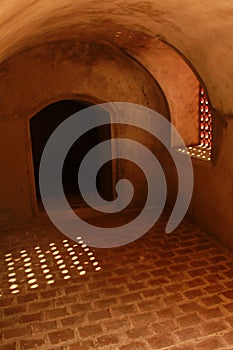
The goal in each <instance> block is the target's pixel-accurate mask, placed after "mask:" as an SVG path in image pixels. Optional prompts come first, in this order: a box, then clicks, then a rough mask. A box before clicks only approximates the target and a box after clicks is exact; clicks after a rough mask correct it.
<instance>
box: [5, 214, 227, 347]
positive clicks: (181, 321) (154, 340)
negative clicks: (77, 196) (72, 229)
mask: <svg viewBox="0 0 233 350" xmlns="http://www.w3.org/2000/svg"><path fill="white" fill-rule="evenodd" d="M165 223H166V217H164V218H162V219H161V220H160V221H159V222H158V223H157V224H156V225H155V227H154V228H153V229H152V230H151V231H150V232H149V233H147V234H146V235H144V236H143V237H142V238H140V239H138V240H137V241H136V242H133V243H131V244H128V245H127V246H123V247H118V248H112V249H93V248H91V247H87V246H86V245H85V243H84V242H82V240H81V238H80V240H79V242H73V241H70V240H69V239H67V238H66V237H65V236H63V235H62V234H61V233H59V232H58V231H57V230H56V229H55V228H53V227H52V226H51V225H50V224H46V225H45V224H44V225H38V226H35V227H34V226H30V227H29V228H28V229H27V230H25V229H24V230H23V229H22V230H18V231H17V232H16V231H15V232H4V233H3V232H2V233H1V265H0V269H1V297H0V307H1V312H0V317H1V319H0V336H1V343H0V350H13V349H14V350H16V349H17V350H19V349H44V350H45V349H54V350H62V349H63V350H76V349H77V350H91V349H103V350H104V349H106V350H107V349H108V350H110V349H119V350H141V349H143V350H144V349H153V350H154V349H169V350H178V349H182V350H218V349H233V331H232V326H233V253H232V252H229V251H228V250H227V249H226V248H223V247H222V246H221V245H219V244H218V243H217V242H215V241H214V240H213V239H212V238H211V237H209V236H207V235H206V234H204V233H202V232H200V231H199V229H197V228H195V227H193V226H192V225H190V224H189V223H187V222H184V223H182V224H181V225H180V227H179V228H178V229H177V230H176V231H175V232H173V233H172V234H169V235H167V234H165V233H164V227H165Z"/></svg>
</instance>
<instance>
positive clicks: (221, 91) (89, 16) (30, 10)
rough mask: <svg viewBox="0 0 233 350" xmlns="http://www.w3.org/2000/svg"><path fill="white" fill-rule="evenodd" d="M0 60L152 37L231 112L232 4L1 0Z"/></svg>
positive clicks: (133, 43) (214, 100)
mask: <svg viewBox="0 0 233 350" xmlns="http://www.w3.org/2000/svg"><path fill="white" fill-rule="evenodd" d="M0 23H1V24H0V61H1V62H2V61H3V60H5V59H7V58H8V57H10V56H11V55H13V54H14V53H16V52H19V51H21V50H24V49H26V48H29V47H31V46H35V45H37V44H40V43H42V42H46V41H49V40H60V39H61V38H71V37H77V38H78V39H79V40H80V39H81V40H96V41H101V40H107V41H111V42H113V43H115V44H117V45H118V46H120V47H122V48H127V49H128V48H130V47H135V46H138V45H139V46H142V45H144V43H145V42H146V41H148V40H150V38H151V37H153V38H154V37H157V38H160V39H162V40H164V41H165V42H167V43H169V44H171V45H172V46H174V47H175V48H176V49H177V50H179V51H180V52H181V53H182V54H183V55H184V56H185V57H186V58H187V60H188V61H189V62H190V63H191V65H192V66H193V67H194V69H195V70H196V71H197V72H198V74H199V75H200V77H201V79H202V80H203V82H204V84H205V85H206V87H207V89H208V92H209V95H210V99H211V102H212V105H213V106H214V107H215V108H216V109H218V110H220V111H221V112H223V113H226V114H233V98H232V91H233V65H232V57H233V1H229V0H221V1H219V0H211V1H210V2H204V1H202V0H194V1H189V0H163V1H161V0H148V1H135V0H101V1H100V0H56V1H48V0H20V1H19V0H0Z"/></svg>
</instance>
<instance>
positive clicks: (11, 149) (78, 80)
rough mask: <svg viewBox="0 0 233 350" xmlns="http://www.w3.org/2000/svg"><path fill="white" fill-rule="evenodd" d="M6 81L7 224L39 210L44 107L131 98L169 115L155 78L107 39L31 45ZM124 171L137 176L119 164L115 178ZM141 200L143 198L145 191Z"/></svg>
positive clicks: (1, 73)
mask: <svg viewBox="0 0 233 350" xmlns="http://www.w3.org/2000/svg"><path fill="white" fill-rule="evenodd" d="M0 81H1V86H0V111H1V113H0V146H1V149H2V150H4V151H3V152H1V160H0V161H1V173H0V183H1V188H0V190H1V193H0V198H1V202H0V212H1V213H3V214H4V221H3V223H2V225H5V221H6V220H7V217H11V220H10V222H9V223H11V224H13V223H14V224H19V223H23V222H28V221H30V219H31V218H32V217H33V215H34V214H35V212H36V210H37V206H36V196H35V185H34V178H33V165H32V152H31V140H30V131H29V119H30V118H31V117H32V116H33V115H34V114H35V113H36V112H38V111H39V110H40V109H42V108H43V107H44V106H46V105H48V104H49V103H51V102H55V101H58V100H60V99H77V100H81V101H89V102H92V103H100V102H107V101H110V102H112V101H127V102H133V103H137V104H140V105H144V106H148V107H150V108H152V109H154V110H156V111H158V112H159V113H161V114H163V115H165V116H167V118H169V111H168V108H167V103H166V100H165V98H164V96H163V94H162V92H161V90H160V88H159V86H158V85H157V84H156V82H155V80H154V79H153V78H152V76H151V75H150V74H149V73H147V72H146V71H145V70H144V69H143V68H142V67H141V65H139V64H138V63H137V62H135V61H133V60H131V59H130V58H129V57H128V56H127V55H125V54H123V53H122V52H121V51H120V50H119V49H117V48H116V47H115V46H110V45H108V44H104V43H96V42H89V43H86V42H81V43H80V42H72V41H70V42H59V43H51V44H46V45H42V46H39V47H36V48H34V49H30V50H28V51H26V52H24V53H21V54H19V55H16V56H15V57H12V58H11V59H9V60H8V61H6V62H5V63H4V64H2V66H1V69H0ZM139 134H140V133H139ZM128 135H130V130H129V129H127V128H126V129H123V128H112V136H113V137H118V136H119V137H127V136H128ZM147 145H148V146H149V147H151V148H155V145H154V144H153V145H150V144H148V142H147ZM158 147H159V146H158ZM122 174H124V175H127V176H129V177H130V176H131V177H132V176H133V175H134V169H133V168H130V167H129V168H128V170H127V171H126V170H125V167H124V166H122V165H119V167H118V168H117V169H115V170H114V175H115V178H117V177H121V175H122ZM141 175H142V174H140V175H139V176H138V177H137V178H136V183H135V187H136V188H135V192H136V193H139V194H140V189H141V187H143V186H144V185H143V184H144V182H145V181H144V179H143V178H142V177H141ZM141 179H142V180H143V181H141ZM135 201H136V202H135V203H137V202H138V201H140V195H138V197H137V198H135ZM9 223H8V224H9Z"/></svg>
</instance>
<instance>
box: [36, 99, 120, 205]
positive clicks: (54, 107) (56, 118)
mask: <svg viewBox="0 0 233 350" xmlns="http://www.w3.org/2000/svg"><path fill="white" fill-rule="evenodd" d="M88 106H90V104H89V103H86V102H78V101H73V100H61V101H58V102H55V103H52V104H50V105H48V106H46V107H45V108H43V109H42V110H41V111H39V112H38V113H37V114H36V115H34V116H33V117H32V118H31V120H30V131H31V144H32V155H33V166H34V179H35V189H36V196H37V203H38V209H39V211H41V210H43V206H42V202H41V196H40V189H39V166H40V160H41V156H42V153H43V150H44V147H45V145H46V142H47V141H48V139H49V137H50V136H51V134H52V133H53V131H54V130H55V129H56V128H57V127H58V126H59V124H61V123H62V122H63V121H64V120H65V119H67V118H69V117H70V116H71V115H72V114H74V113H76V112H78V111H80V110H82V109H84V108H87V107H88ZM100 112H101V113H107V114H108V118H109V124H108V125H104V126H100V127H98V128H94V129H92V130H90V131H89V132H87V133H85V134H84V135H82V136H81V137H80V138H79V139H78V140H77V141H76V142H75V143H74V144H73V145H72V147H71V149H70V150H69V152H68V154H67V156H66V159H65V162H64V166H63V175H62V181H63V188H64V192H65V194H66V197H67V199H68V201H69V203H70V205H71V207H73V208H76V207H80V206H85V205H86V203H85V202H84V201H83V199H82V196H81V194H80V190H79V186H78V169H79V166H80V164H81V162H82V159H83V158H84V156H85V155H86V154H87V153H88V151H89V150H91V149H92V148H93V147H94V146H95V145H97V144H98V143H100V142H102V141H104V140H107V139H111V129H110V115H109V113H108V112H107V111H105V110H103V109H100ZM95 117H96V118H98V116H97V115H96V116H95ZM96 186H97V189H98V191H99V193H100V195H101V196H102V197H103V198H104V199H106V200H111V199H112V196H113V192H112V188H113V186H112V164H111V162H108V163H107V164H105V165H104V166H103V167H102V168H101V169H100V171H99V173H98V175H97V179H96Z"/></svg>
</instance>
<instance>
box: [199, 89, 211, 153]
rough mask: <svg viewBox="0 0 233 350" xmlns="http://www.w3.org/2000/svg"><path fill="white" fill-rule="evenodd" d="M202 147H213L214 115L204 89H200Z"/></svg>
mask: <svg viewBox="0 0 233 350" xmlns="http://www.w3.org/2000/svg"><path fill="white" fill-rule="evenodd" d="M199 109H200V124H199V126H200V131H199V132H200V134H199V135H200V146H202V147H206V148H211V147H212V113H211V109H210V105H209V101H208V98H207V96H206V93H205V90H204V88H203V87H201V88H200V99H199Z"/></svg>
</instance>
